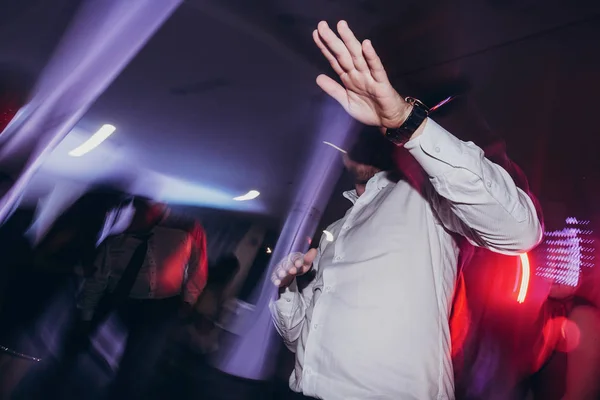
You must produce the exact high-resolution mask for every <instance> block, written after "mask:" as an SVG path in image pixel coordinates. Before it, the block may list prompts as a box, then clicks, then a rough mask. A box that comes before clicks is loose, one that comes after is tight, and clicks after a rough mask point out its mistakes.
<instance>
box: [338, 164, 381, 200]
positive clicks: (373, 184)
mask: <svg viewBox="0 0 600 400" xmlns="http://www.w3.org/2000/svg"><path fill="white" fill-rule="evenodd" d="M390 183H392V181H391V180H389V178H388V172H387V171H380V172H378V173H376V174H375V175H374V176H373V177H372V178H371V179H369V181H368V182H367V187H366V188H365V193H366V192H369V191H371V190H377V191H380V190H381V189H383V188H384V187H386V186H387V185H389V184H390ZM343 195H344V197H345V198H347V199H348V200H350V201H351V202H352V204H354V203H356V201H357V200H358V197H359V196H358V193H356V190H348V191H346V192H344V193H343Z"/></svg>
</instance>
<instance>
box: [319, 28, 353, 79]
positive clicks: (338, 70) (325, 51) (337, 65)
mask: <svg viewBox="0 0 600 400" xmlns="http://www.w3.org/2000/svg"><path fill="white" fill-rule="evenodd" d="M313 40H314V41H315V44H316V45H317V47H318V48H319V49H320V50H321V53H323V55H324V56H325V58H326V59H327V61H329V64H330V65H331V68H333V70H334V71H335V73H336V74H338V75H342V74H344V73H345V72H346V71H344V69H343V68H342V67H341V66H340V63H339V62H338V60H337V58H335V57H334V55H333V54H331V52H330V51H329V49H328V48H327V46H325V44H324V43H323V41H322V40H321V38H320V37H319V32H318V31H317V30H316V29H315V30H314V31H313Z"/></svg>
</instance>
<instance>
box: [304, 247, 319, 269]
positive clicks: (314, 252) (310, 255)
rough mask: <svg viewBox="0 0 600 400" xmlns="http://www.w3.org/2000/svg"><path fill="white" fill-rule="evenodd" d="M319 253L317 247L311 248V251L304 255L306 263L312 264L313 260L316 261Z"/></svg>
mask: <svg viewBox="0 0 600 400" xmlns="http://www.w3.org/2000/svg"><path fill="white" fill-rule="evenodd" d="M317 253H318V251H317V249H310V250H309V251H307V252H306V254H305V255H304V264H305V265H306V264H312V263H313V261H315V258H316V257H317Z"/></svg>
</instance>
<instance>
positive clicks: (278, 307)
mask: <svg viewBox="0 0 600 400" xmlns="http://www.w3.org/2000/svg"><path fill="white" fill-rule="evenodd" d="M320 257H321V246H319V251H318V253H317V257H316V258H315V260H314V261H313V269H315V270H317V269H318V263H319V259H320ZM314 284H315V279H313V280H312V282H310V283H309V284H308V285H307V286H306V287H304V289H302V290H300V289H299V288H298V283H297V282H296V280H295V279H294V281H293V282H292V284H291V285H290V286H288V287H287V288H285V290H284V291H283V292H282V293H280V295H279V298H278V299H277V300H273V301H271V302H270V303H269V309H270V311H271V317H272V319H273V324H274V325H275V329H276V330H277V333H279V336H281V338H282V339H283V343H284V344H285V346H286V347H287V348H288V349H289V350H290V351H291V352H293V353H295V352H296V347H297V344H298V339H299V338H300V334H301V332H302V326H303V325H304V321H305V317H306V310H308V308H309V307H310V306H311V303H312V296H313V286H314Z"/></svg>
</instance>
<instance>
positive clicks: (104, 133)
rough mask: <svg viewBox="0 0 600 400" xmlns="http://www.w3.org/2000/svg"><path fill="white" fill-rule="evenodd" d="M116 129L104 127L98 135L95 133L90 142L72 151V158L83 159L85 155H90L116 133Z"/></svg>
mask: <svg viewBox="0 0 600 400" xmlns="http://www.w3.org/2000/svg"><path fill="white" fill-rule="evenodd" d="M116 129H117V128H115V127H114V126H113V125H109V124H106V125H102V127H101V128H100V129H98V131H97V132H96V133H94V134H93V135H92V136H91V137H90V138H89V139H88V140H86V141H85V142H83V143H82V144H81V145H80V146H79V147H77V148H75V149H73V150H71V151H70V152H69V155H70V156H71V157H81V156H83V155H84V154H87V153H89V152H90V151H92V150H94V149H95V148H96V147H98V146H100V144H101V143H102V142H104V141H105V140H106V139H108V137H109V136H110V135H112V134H113V133H114V131H115V130H116Z"/></svg>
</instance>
